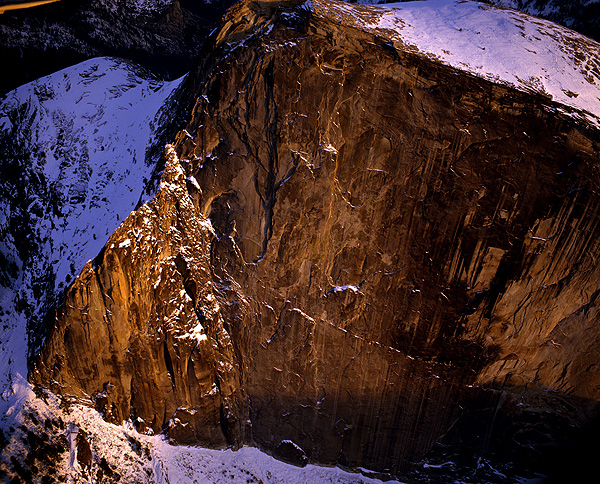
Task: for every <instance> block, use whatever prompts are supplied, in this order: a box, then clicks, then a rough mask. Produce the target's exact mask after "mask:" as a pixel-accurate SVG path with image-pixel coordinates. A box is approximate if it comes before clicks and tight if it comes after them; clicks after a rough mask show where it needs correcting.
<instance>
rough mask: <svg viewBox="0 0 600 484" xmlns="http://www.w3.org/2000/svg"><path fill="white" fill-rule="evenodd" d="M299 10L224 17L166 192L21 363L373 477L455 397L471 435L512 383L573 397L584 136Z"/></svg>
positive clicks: (44, 376) (486, 427)
mask: <svg viewBox="0 0 600 484" xmlns="http://www.w3.org/2000/svg"><path fill="white" fill-rule="evenodd" d="M321 3H322V5H325V6H326V2H321ZM318 12H319V11H318V10H317V9H313V10H312V11H311V10H308V9H306V8H304V7H296V6H293V5H290V4H289V3H287V4H278V3H277V2H251V1H246V2H242V3H240V4H238V5H236V6H235V7H234V8H233V9H231V10H230V11H229V13H228V15H227V16H226V17H225V19H224V24H223V26H222V28H221V29H220V31H219V32H217V33H215V34H214V36H213V42H214V47H213V50H212V51H211V52H209V55H208V56H207V57H206V58H204V59H203V60H202V61H201V62H200V65H199V66H198V69H197V71H196V72H195V73H194V74H192V75H191V76H190V78H189V79H188V81H187V82H188V89H190V90H192V91H191V92H193V93H195V94H194V95H193V97H194V98H195V99H196V102H195V105H194V107H193V109H192V113H191V120H190V122H189V124H188V126H187V127H186V129H185V130H184V131H182V132H181V133H180V135H179V136H178V138H177V140H176V141H175V143H174V145H173V146H172V147H169V148H168V155H167V157H168V160H167V168H166V169H165V174H164V176H163V183H162V185H161V188H160V191H159V192H158V194H157V196H156V197H155V199H154V200H153V201H151V202H149V203H148V204H146V205H144V206H143V207H142V208H140V209H139V210H138V211H136V212H134V213H132V214H131V215H130V216H129V218H128V219H127V220H126V221H125V223H124V224H123V225H122V226H121V227H120V228H119V229H118V230H117V231H116V232H115V233H114V234H113V236H112V237H111V239H110V240H109V242H108V244H107V246H106V248H105V250H104V252H103V253H102V254H101V255H100V256H99V257H98V258H97V259H96V260H95V261H94V262H90V263H88V265H87V266H86V267H85V268H84V270H83V271H82V273H81V275H80V276H79V278H78V279H77V280H76V281H75V283H74V284H73V286H72V287H71V289H70V290H69V291H68V293H67V295H66V297H65V301H64V304H63V306H62V307H61V308H60V310H59V311H58V313H57V317H56V325H55V328H54V331H53V333H52V334H51V335H50V337H49V338H48V340H47V342H46V344H45V346H44V348H43V350H42V352H41V354H40V356H39V358H38V360H37V362H36V364H35V368H34V370H33V371H32V374H31V378H32V380H33V381H35V382H37V383H41V384H46V385H50V386H51V388H53V389H54V390H55V391H58V392H60V393H63V394H71V395H75V396H78V397H80V398H84V399H90V400H91V401H92V402H93V403H94V404H95V405H96V407H97V408H98V409H99V410H101V411H103V412H104V413H105V416H106V417H107V418H111V419H114V420H116V421H120V420H122V419H126V418H132V419H138V420H137V421H138V423H139V425H140V426H141V428H145V427H149V428H152V429H153V431H155V432H158V431H161V430H166V431H167V432H168V434H169V436H170V437H172V438H173V439H175V440H177V441H178V442H196V443H201V444H204V445H214V446H222V445H227V444H233V445H239V444H241V443H244V442H254V443H257V444H259V445H261V446H263V447H265V448H267V449H271V450H274V451H275V452H276V453H277V450H276V449H277V448H280V449H281V448H282V445H283V446H285V445H287V444H285V443H286V441H292V442H293V443H294V444H295V445H296V446H298V447H299V448H300V449H301V450H302V452H304V453H305V454H306V455H307V456H308V457H309V458H310V459H311V460H313V461H317V462H322V463H328V464H341V465H348V466H365V467H370V468H374V469H379V470H386V471H389V472H392V473H402V472H405V471H406V469H407V466H408V465H409V464H411V463H414V462H416V461H418V460H419V459H421V458H423V456H424V455H426V454H427V452H428V451H429V450H430V449H431V448H432V446H433V445H434V443H435V442H439V441H440V440H441V439H442V438H443V437H444V435H447V434H448V432H449V431H450V429H451V428H453V426H455V427H456V428H459V427H460V424H458V425H455V424H456V422H457V421H458V422H460V421H461V419H464V418H471V417H472V415H473V411H472V407H473V405H474V406H475V409H476V410H477V408H478V407H477V405H479V409H481V408H483V406H485V411H486V412H487V411H488V410H487V409H488V407H489V415H488V414H486V415H487V416H485V418H483V423H481V425H480V427H478V430H477V431H478V432H480V434H478V436H476V439H477V442H478V444H477V445H479V444H481V445H484V444H485V445H487V444H489V443H490V442H492V441H493V440H494V438H495V437H494V436H495V434H494V433H493V432H492V430H493V428H492V427H491V425H493V422H494V419H495V418H496V417H497V415H498V412H499V409H501V410H502V412H509V411H513V412H514V413H513V416H514V415H517V413H518V412H516V410H514V409H515V408H516V407H517V404H518V403H519V402H521V403H522V402H523V401H524V400H522V399H525V398H530V396H531V395H532V394H533V395H545V396H544V398H546V399H549V400H552V398H554V397H552V396H550V397H548V391H549V390H550V391H553V392H554V393H553V395H556V396H557V397H556V398H558V396H559V395H560V398H561V399H564V400H565V401H569V402H570V403H569V405H573V406H574V407H573V408H575V407H577V408H579V409H581V412H584V410H586V411H587V410H589V408H591V407H590V406H589V405H587V404H589V403H590V402H596V401H597V400H598V398H599V396H600V395H599V393H598V392H599V387H598V384H597V380H598V374H599V373H598V372H597V371H596V370H595V368H596V365H597V364H598V361H599V358H598V352H597V349H596V348H597V345H596V340H597V338H598V337H599V336H598V332H597V330H596V329H595V327H594V322H595V319H596V311H597V310H596V305H595V301H596V299H597V297H598V289H597V288H598V286H599V284H598V283H599V281H598V277H599V274H600V273H599V272H598V270H597V269H596V257H597V254H598V253H599V247H598V245H599V244H600V238H599V237H598V233H599V232H598V227H597V224H598V220H600V219H599V215H600V214H599V213H598V210H599V209H600V204H599V200H598V195H597V193H598V186H599V184H598V164H597V153H598V149H597V141H598V134H597V131H595V130H592V129H589V128H586V127H585V126H584V125H582V124H576V123H575V122H573V121H569V120H568V119H567V118H564V117H560V116H559V115H557V114H555V112H554V111H553V110H552V109H551V108H552V106H551V104H550V103H549V101H548V100H546V99H544V98H541V97H536V96H535V95H533V94H528V93H523V92H519V91H516V90H513V89H510V88H508V87H504V86H500V85H496V84H493V83H490V82H488V81H485V80H482V79H479V78H476V77H472V76H470V75H468V74H466V73H463V72H459V71H457V70H454V69H452V68H450V67H447V66H443V65H440V64H438V63H436V62H434V61H432V60H430V59H428V58H426V57H423V56H420V55H418V54H414V53H410V52H406V51H403V50H399V49H397V48H394V47H392V46H391V45H390V44H389V43H388V42H387V41H386V39H385V38H381V37H379V36H376V35H374V34H369V33H366V32H362V31H360V30H359V29H354V28H350V27H347V26H344V25H341V24H339V23H338V22H337V21H335V20H332V19H331V18H328V17H327V16H326V15H324V14H323V13H322V12H321V13H318ZM478 388H479V390H476V389H478ZM465 402H469V405H470V406H467V405H466V404H465ZM507 402H508V403H507ZM581 402H586V405H587V406H585V405H583V404H582V403H581ZM484 404H485V405H484ZM544 408H545V410H546V411H548V412H552V411H554V410H553V407H552V403H547V404H545V407H544ZM470 409H471V410H470ZM511 409H513V410H511ZM506 415H508V413H506ZM518 415H523V414H522V413H520V414H518ZM518 415H517V417H518ZM581 415H583V416H581ZM499 418H500V417H499ZM569 418H571V417H569ZM572 418H573V422H575V423H577V424H581V423H582V422H583V421H585V415H584V414H583V413H581V414H577V413H576V412H574V413H573V415H572ZM473 422H474V423H473V425H477V424H476V422H475V421H473ZM512 437H513V436H509V437H508V438H507V440H510V439H511V438H512ZM500 438H503V437H502V435H500V434H499V435H498V439H500ZM553 438H555V437H554V436H549V437H548V439H553ZM556 438H558V437H556ZM282 443H283V444H282ZM536 443H537V442H534V444H536ZM512 445H513V446H514V445H516V444H514V442H513V444H512Z"/></svg>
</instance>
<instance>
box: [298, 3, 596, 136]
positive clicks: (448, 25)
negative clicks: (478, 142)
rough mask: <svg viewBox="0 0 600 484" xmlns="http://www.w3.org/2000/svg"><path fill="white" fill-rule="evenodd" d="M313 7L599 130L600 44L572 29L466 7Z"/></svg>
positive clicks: (520, 15) (507, 12) (488, 8)
mask: <svg viewBox="0 0 600 484" xmlns="http://www.w3.org/2000/svg"><path fill="white" fill-rule="evenodd" d="M309 8H311V9H312V10H313V11H314V12H316V13H317V14H319V15H323V16H326V17H331V16H332V15H333V16H334V17H335V18H336V19H337V20H338V21H340V22H342V23H344V24H347V25H352V26H354V27H358V28H360V29H363V30H366V31H370V32H376V33H380V34H381V35H383V36H384V37H387V38H389V39H391V40H393V42H394V43H396V44H397V45H399V46H404V47H405V48H407V49H409V50H412V51H414V52H420V53H422V54H424V55H426V56H428V57H430V58H433V59H437V60H438V61H440V62H442V63H444V64H447V65H450V66H453V67H455V68H457V69H460V70H463V71H467V72H470V73H472V74H475V75H477V76H480V77H483V78H485V79H489V80H490V81H494V82H498V83H501V84H507V85H511V86H514V87H516V88H517V89H520V90H524V91H528V92H534V93H538V94H541V95H543V96H547V97H548V98H550V99H552V100H553V101H556V102H558V103H561V104H564V105H565V106H569V107H571V108H574V109H577V110H580V111H582V112H584V113H585V114H584V116H585V117H586V118H587V119H588V120H590V121H592V122H593V123H595V124H596V125H598V124H599V121H598V118H599V117H600V44H599V43H598V42H596V41H593V40H591V39H589V38H587V37H585V36H584V35H581V34H578V33H577V32H574V31H572V30H569V29H567V28H565V27H561V26H559V25H557V24H554V23H552V22H549V21H547V20H541V19H538V18H534V17H531V16H529V15H526V14H524V13H521V12H517V11H513V10H509V9H504V8H496V7H493V6H490V5H487V4H483V3H479V2H475V1H465V0H426V1H414V2H406V3H396V4H386V5H378V6H369V7H367V6H363V5H352V4H349V3H345V2H337V1H333V2H326V3H325V2H324V3H321V2H319V0H314V1H312V2H310V6H309Z"/></svg>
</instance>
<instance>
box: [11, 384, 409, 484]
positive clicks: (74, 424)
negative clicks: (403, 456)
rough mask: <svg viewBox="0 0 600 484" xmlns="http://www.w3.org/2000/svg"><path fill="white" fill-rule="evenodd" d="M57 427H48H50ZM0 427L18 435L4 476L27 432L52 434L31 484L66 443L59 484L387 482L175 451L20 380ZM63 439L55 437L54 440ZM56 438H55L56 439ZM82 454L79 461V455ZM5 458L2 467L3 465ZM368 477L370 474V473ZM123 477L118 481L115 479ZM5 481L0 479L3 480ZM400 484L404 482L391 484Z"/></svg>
mask: <svg viewBox="0 0 600 484" xmlns="http://www.w3.org/2000/svg"><path fill="white" fill-rule="evenodd" d="M49 421H50V422H53V423H52V424H51V425H50V424H48V423H46V422H49ZM0 422H1V423H2V425H1V427H3V428H8V427H10V428H13V429H15V430H14V433H13V434H12V435H11V438H10V439H9V441H8V443H7V444H6V447H5V449H4V454H2V453H1V452H0V472H1V471H2V469H3V466H4V465H6V462H5V461H6V460H8V459H7V457H15V459H16V460H17V461H18V462H20V463H24V462H25V461H27V459H28V457H27V456H28V453H31V450H32V449H31V448H28V446H27V445H24V442H29V443H30V441H34V439H32V438H31V437H29V439H28V433H27V429H33V430H36V431H37V432H38V433H42V434H43V432H44V431H46V432H48V430H49V427H54V430H55V435H53V436H50V437H47V438H45V439H44V440H43V441H40V447H39V448H38V449H37V451H38V452H37V453H38V455H36V456H35V457H33V458H32V457H29V461H30V464H31V462H34V463H35V464H34V466H32V467H34V468H36V469H37V470H38V472H37V473H34V474H33V475H32V476H31V478H30V482H32V483H34V482H42V479H43V474H44V471H48V468H44V465H47V464H48V461H47V460H46V459H44V458H43V457H42V456H41V455H39V454H40V453H42V452H43V451H44V450H47V449H50V451H51V453H52V449H54V448H56V447H57V446H58V445H59V443H62V448H63V449H64V451H63V452H62V453H60V455H58V456H57V458H56V460H55V461H53V462H52V465H51V469H52V470H53V476H54V477H55V478H56V479H57V481H61V480H62V481H63V482H67V483H73V484H74V483H78V484H83V483H90V484H91V483H92V482H99V481H100V480H101V479H98V477H97V476H98V471H99V470H102V471H103V474H104V475H105V476H106V475H107V474H108V475H110V474H109V473H110V472H114V475H113V476H112V479H113V481H111V482H117V481H118V482H122V483H132V484H133V483H136V484H143V483H146V484H150V483H152V484H225V483H228V484H242V483H243V484H251V483H256V484H258V483H263V484H315V483H319V484H359V483H360V484H380V483H382V481H381V480H380V479H377V478H374V477H368V476H366V475H363V474H360V473H352V472H347V471H344V470H342V469H340V468H337V467H323V466H316V465H310V464H309V465H307V466H306V467H296V466H293V465H290V464H286V463H284V462H281V461H278V460H276V459H274V458H273V457H271V456H269V455H267V454H265V453H264V452H261V451H260V450H259V449H257V448H255V447H242V448H241V449H239V450H232V449H227V450H211V449H203V448H200V447H189V446H174V445H170V444H169V443H167V442H166V441H165V440H164V438H163V437H162V436H147V435H142V434H139V433H137V432H136V431H135V430H134V429H133V426H132V425H131V424H128V423H124V424H123V425H120V426H119V425H113V424H109V423H107V422H105V421H104V420H102V418H101V417H100V415H99V414H98V413H97V412H96V411H94V410H92V409H90V408H88V407H85V406H81V405H76V404H73V405H65V404H64V402H63V403H61V401H60V400H59V399H58V398H57V397H56V396H53V395H51V394H47V395H45V396H44V397H43V398H34V395H33V392H32V391H31V389H30V387H29V385H28V384H27V383H26V382H25V381H23V380H21V381H18V382H16V383H15V398H14V400H13V405H11V407H10V408H8V409H7V411H6V412H4V413H3V414H2V415H0ZM78 433H81V434H82V435H84V436H85V441H86V442H87V444H88V445H89V448H90V450H91V454H92V458H91V464H89V465H87V466H86V463H85V462H84V460H85V459H82V458H81V457H82V456H81V454H82V453H83V452H84V450H83V448H84V447H85V446H84V445H82V444H81V440H80V439H78V436H77V434H78ZM56 434H58V435H56ZM57 437H58V438H57ZM78 454H79V455H78ZM3 458H4V459H3ZM367 473H368V472H367ZM117 475H118V477H117ZM1 477H2V475H1V474H0V480H1ZM386 482H388V483H390V484H400V483H399V481H395V480H389V481H386Z"/></svg>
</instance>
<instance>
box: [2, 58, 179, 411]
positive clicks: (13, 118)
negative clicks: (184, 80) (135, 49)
mask: <svg viewBox="0 0 600 484" xmlns="http://www.w3.org/2000/svg"><path fill="white" fill-rule="evenodd" d="M179 83H180V81H174V82H170V83H165V82H163V81H158V80H156V79H154V78H153V77H152V76H150V75H149V74H148V73H146V72H145V71H142V70H141V69H139V68H138V67H136V66H135V65H133V64H130V63H127V62H125V61H121V60H117V59H111V58H97V59H92V60H89V61H86V62H83V63H82V64H79V65H76V66H74V67H71V68H68V69H65V70H63V71H60V72H57V73H55V74H52V75H50V76H47V77H43V78H41V79H39V80H37V81H34V82H31V83H29V84H26V85H24V86H21V87H19V88H18V89H15V90H14V91H11V92H10V93H8V94H7V95H6V96H5V98H4V99H2V100H1V101H0V180H1V182H2V183H0V321H1V325H0V331H1V332H2V335H1V336H2V337H1V338H0V368H2V369H3V370H4V371H3V372H2V375H1V376H0V393H1V394H2V396H3V397H4V400H6V399H7V398H8V397H9V396H10V394H11V382H12V380H13V379H15V378H17V379H18V375H21V376H25V375H26V373H27V367H26V354H27V343H28V342H27V331H26V326H27V325H29V327H28V328H27V330H29V332H30V341H29V343H30V344H31V343H33V344H38V343H39V341H38V338H36V336H39V335H36V334H34V333H35V332H36V331H37V329H38V328H37V325H38V324H39V323H40V321H41V319H42V318H43V317H44V312H45V311H47V310H48V309H49V308H51V307H53V306H54V303H55V301H56V298H57V297H59V295H60V294H61V292H62V290H63V289H64V288H65V287H66V286H67V285H68V283H69V282H70V281H71V280H72V278H74V277H75V276H76V275H77V274H78V273H79V271H80V270H81V268H82V267H83V266H84V264H85V263H86V262H87V261H88V260H90V259H92V258H94V257H95V256H96V255H97V254H98V253H99V251H100V250H101V249H102V247H103V246H104V244H105V242H106V240H107V239H108V237H109V236H110V234H111V233H112V232H113V231H114V230H115V229H116V228H117V226H118V225H119V224H120V221H122V220H123V219H124V218H125V217H126V216H127V215H128V214H129V213H130V212H131V211H132V210H133V209H134V208H135V206H136V204H137V203H138V201H139V200H140V198H141V197H142V196H147V194H146V195H144V190H145V189H146V187H147V185H148V181H149V180H150V178H151V176H152V173H153V171H154V170H155V169H156V162H157V157H156V154H153V152H152V151H151V150H150V148H151V147H152V146H153V144H156V143H159V144H162V143H161V142H160V141H159V140H156V139H155V138H156V133H157V132H160V128H161V123H162V121H161V119H162V118H161V116H160V109H161V107H162V106H163V105H165V103H166V102H167V100H168V98H169V96H170V95H171V94H172V93H173V91H174V89H175V88H176V87H177V86H178V85H179ZM32 322H33V323H34V324H33V325H32V324H31V323H32ZM30 349H31V348H30ZM1 410H2V399H0V411H1Z"/></svg>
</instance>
